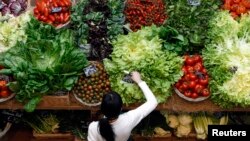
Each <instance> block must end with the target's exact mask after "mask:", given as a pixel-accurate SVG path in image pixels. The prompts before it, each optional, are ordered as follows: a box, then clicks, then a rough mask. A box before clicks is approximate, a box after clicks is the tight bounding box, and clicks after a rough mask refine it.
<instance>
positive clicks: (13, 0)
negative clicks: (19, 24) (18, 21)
mask: <svg viewBox="0 0 250 141" xmlns="http://www.w3.org/2000/svg"><path fill="white" fill-rule="evenodd" d="M27 4H28V1H27V0H6V1H2V0H1V1H0V12H1V13H0V14H1V15H2V16H8V15H10V14H11V15H13V16H19V15H20V14H21V13H22V12H24V11H25V10H26V9H27Z"/></svg>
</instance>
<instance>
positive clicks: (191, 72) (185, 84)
mask: <svg viewBox="0 0 250 141" xmlns="http://www.w3.org/2000/svg"><path fill="white" fill-rule="evenodd" d="M184 59H185V61H184V62H185V64H184V66H183V67H182V71H183V72H184V75H183V76H182V78H181V79H180V80H179V81H178V82H177V83H175V87H176V88H177V89H178V90H179V91H180V92H181V93H182V94H184V95H185V96H186V97H189V98H194V99H196V98H198V97H207V96H209V95H210V91H209V88H208V82H209V76H208V74H207V70H206V69H205V67H204V66H203V61H202V57H201V56H200V55H185V56H184Z"/></svg>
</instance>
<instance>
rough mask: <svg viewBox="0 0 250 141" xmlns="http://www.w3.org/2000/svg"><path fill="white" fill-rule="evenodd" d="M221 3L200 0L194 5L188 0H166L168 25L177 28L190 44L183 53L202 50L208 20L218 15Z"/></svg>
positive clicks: (212, 0)
mask: <svg viewBox="0 0 250 141" xmlns="http://www.w3.org/2000/svg"><path fill="white" fill-rule="evenodd" d="M220 4H221V1H220V0H200V3H198V5H192V3H189V1H188V0H168V1H166V5H167V9H166V10H167V14H168V19H167V20H166V25H168V26H171V27H173V28H175V29H176V30H177V31H178V32H179V33H180V34H181V35H183V36H184V37H185V38H187V39H188V42H189V44H190V45H189V46H187V47H185V48H183V50H182V54H185V53H186V52H187V51H188V52H189V53H191V54H193V53H197V52H200V51H201V49H202V48H203V47H204V43H205V42H207V29H208V22H209V21H210V19H211V18H212V17H213V16H214V15H216V12H217V11H218V9H219V6H220Z"/></svg>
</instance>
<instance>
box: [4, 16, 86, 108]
mask: <svg viewBox="0 0 250 141" xmlns="http://www.w3.org/2000/svg"><path fill="white" fill-rule="evenodd" d="M37 24H40V25H41V26H40V28H41V29H31V28H29V27H34V25H37ZM48 28H53V27H52V26H51V25H46V26H45V27H44V26H43V23H40V22H39V21H37V20H35V19H33V20H32V21H31V22H30V23H29V26H28V27H27V29H26V30H27V32H28V31H32V30H37V31H40V30H46V29H48ZM37 34H47V33H39V32H37ZM40 36H41V37H44V36H42V35H40ZM72 37H73V36H72V31H71V30H68V29H67V30H60V31H58V32H57V34H56V35H55V36H54V37H53V38H51V39H48V38H47V39H40V40H28V41H27V42H26V43H23V42H18V43H17V44H16V46H14V47H13V48H11V49H9V50H8V51H7V52H5V53H4V54H2V55H1V58H0V62H1V65H3V66H4V67H5V68H4V69H3V70H1V71H0V72H1V73H3V74H7V75H8V74H9V75H13V77H14V80H15V81H13V82H10V83H8V85H9V88H10V89H11V90H12V91H13V92H15V93H16V99H17V100H18V101H20V102H24V103H26V105H25V109H26V110H27V111H29V112H31V111H33V110H34V109H35V107H36V105H37V104H38V103H39V102H40V100H41V97H42V96H43V95H46V94H48V93H53V92H56V91H59V90H63V91H65V90H66V91H69V90H71V88H72V87H73V85H74V83H75V82H76V81H77V78H78V75H79V74H80V73H81V71H82V69H83V68H84V66H85V65H86V64H87V60H86V57H85V56H84V54H83V53H82V52H81V51H80V50H79V49H76V48H74V44H73V43H74V42H73V38H72Z"/></svg>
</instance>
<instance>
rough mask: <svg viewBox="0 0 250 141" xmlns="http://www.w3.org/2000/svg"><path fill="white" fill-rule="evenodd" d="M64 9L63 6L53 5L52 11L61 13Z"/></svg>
mask: <svg viewBox="0 0 250 141" xmlns="http://www.w3.org/2000/svg"><path fill="white" fill-rule="evenodd" d="M61 11H62V7H53V8H52V10H51V13H59V12H61Z"/></svg>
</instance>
